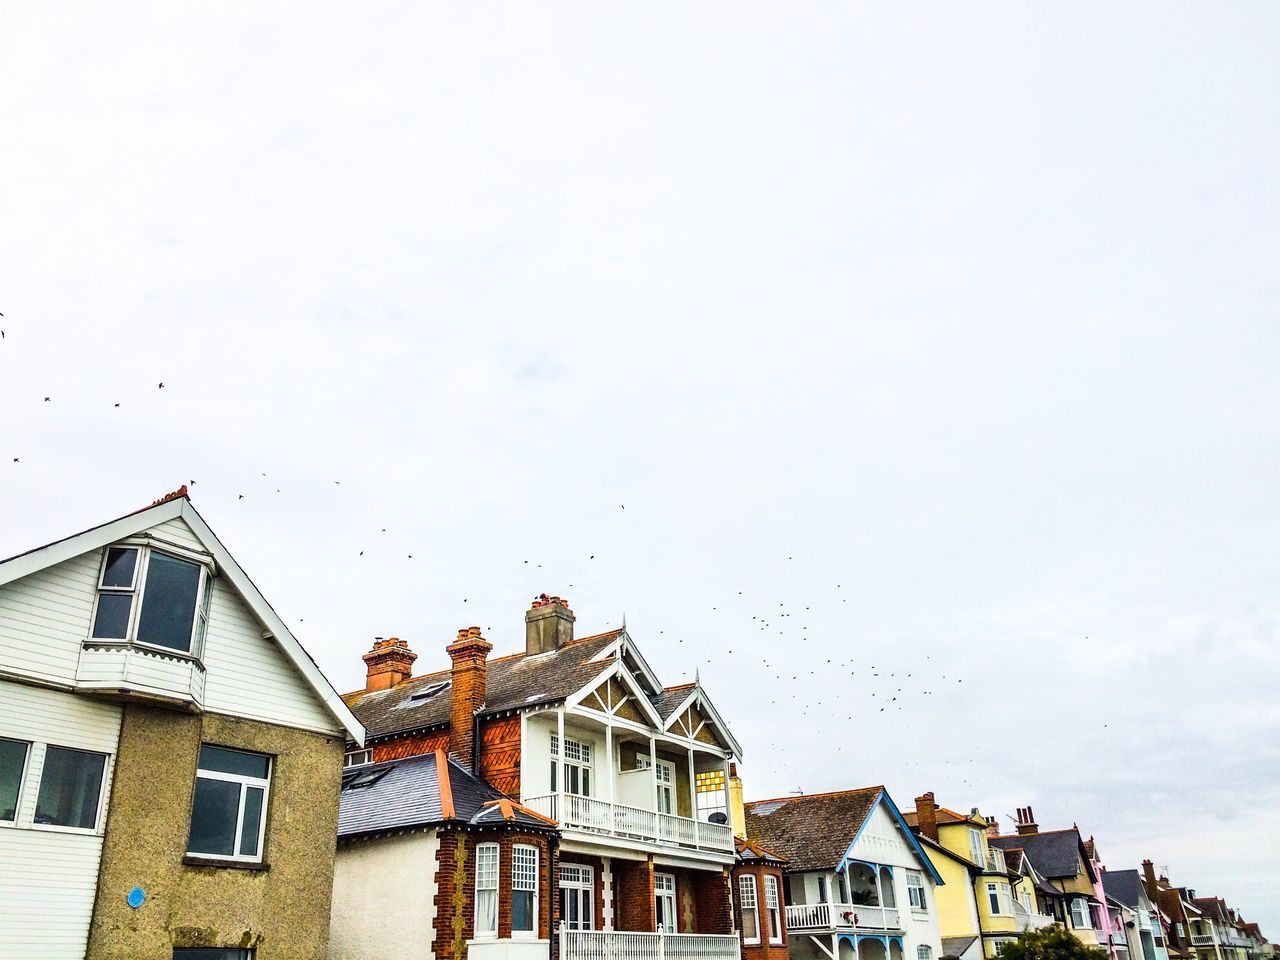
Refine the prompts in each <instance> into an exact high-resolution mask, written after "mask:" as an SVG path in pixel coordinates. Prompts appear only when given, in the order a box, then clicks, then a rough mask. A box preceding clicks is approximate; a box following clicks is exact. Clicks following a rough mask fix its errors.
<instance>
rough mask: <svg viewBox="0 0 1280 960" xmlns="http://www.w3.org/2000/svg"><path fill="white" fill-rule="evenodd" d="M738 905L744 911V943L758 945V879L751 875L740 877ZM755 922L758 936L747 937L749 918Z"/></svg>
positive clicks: (759, 934) (745, 874)
mask: <svg viewBox="0 0 1280 960" xmlns="http://www.w3.org/2000/svg"><path fill="white" fill-rule="evenodd" d="M738 905H739V907H741V909H742V942H743V944H753V945H754V944H758V943H759V942H760V936H761V930H760V901H759V899H758V898H757V896H756V878H755V877H754V876H752V875H751V874H749V873H744V874H743V875H742V876H740V877H738ZM748 915H750V916H751V917H752V918H753V919H754V920H755V928H756V935H755V936H754V937H749V936H747V916H748Z"/></svg>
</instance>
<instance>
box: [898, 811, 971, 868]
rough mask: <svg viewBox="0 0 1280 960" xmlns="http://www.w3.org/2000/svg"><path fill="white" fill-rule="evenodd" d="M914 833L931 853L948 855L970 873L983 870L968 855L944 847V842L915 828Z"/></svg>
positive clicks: (904, 815)
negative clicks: (918, 831)
mask: <svg viewBox="0 0 1280 960" xmlns="http://www.w3.org/2000/svg"><path fill="white" fill-rule="evenodd" d="M903 818H904V819H905V818H906V814H903ZM912 833H915V834H916V839H917V840H919V841H920V845H921V846H922V847H924V848H925V849H926V850H927V851H929V853H930V854H931V855H932V854H935V853H936V854H940V855H942V856H944V857H946V858H947V859H949V860H954V861H955V862H956V863H958V864H960V865H961V866H962V867H964V868H965V869H966V870H968V871H969V872H970V873H981V872H982V867H980V866H978V865H977V864H976V863H974V862H973V861H972V860H970V859H969V858H968V857H966V856H963V855H962V854H959V853H956V852H955V851H954V850H951V849H948V848H947V847H944V846H943V845H942V844H940V843H938V841H936V840H931V839H929V838H928V837H926V836H925V835H924V834H922V833H916V832H915V831H914V830H913V831H912Z"/></svg>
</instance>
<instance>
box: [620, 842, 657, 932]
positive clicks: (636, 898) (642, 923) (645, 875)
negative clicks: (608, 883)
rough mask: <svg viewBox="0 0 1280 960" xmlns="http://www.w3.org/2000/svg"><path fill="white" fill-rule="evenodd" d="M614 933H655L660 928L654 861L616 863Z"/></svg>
mask: <svg viewBox="0 0 1280 960" xmlns="http://www.w3.org/2000/svg"><path fill="white" fill-rule="evenodd" d="M613 910H614V917H613V926H614V929H615V930H631V931H640V932H652V931H653V930H654V929H655V928H656V927H657V924H658V920H657V906H656V904H655V903H654V899H653V861H652V860H614V861H613Z"/></svg>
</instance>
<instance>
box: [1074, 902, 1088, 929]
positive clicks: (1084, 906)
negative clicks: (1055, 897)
mask: <svg viewBox="0 0 1280 960" xmlns="http://www.w3.org/2000/svg"><path fill="white" fill-rule="evenodd" d="M1077 905H1078V906H1079V907H1080V908H1081V909H1080V910H1079V911H1078V912H1079V913H1081V914H1083V916H1084V923H1083V924H1081V923H1080V922H1079V920H1080V917H1079V916H1077V910H1076V907H1077ZM1092 923H1093V918H1092V917H1091V916H1090V911H1089V901H1088V900H1086V899H1084V897H1073V898H1072V900H1071V928H1072V929H1073V930H1092V929H1093V926H1092Z"/></svg>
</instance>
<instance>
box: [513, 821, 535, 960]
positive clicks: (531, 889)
mask: <svg viewBox="0 0 1280 960" xmlns="http://www.w3.org/2000/svg"><path fill="white" fill-rule="evenodd" d="M522 851H523V852H524V853H525V854H528V853H532V854H533V877H532V883H533V885H532V886H527V885H526V884H528V883H529V879H530V878H529V877H528V876H527V875H526V874H527V873H528V863H527V862H526V863H525V864H524V865H523V866H521V865H520V863H519V857H520V854H521V852H522ZM540 864H541V859H540V855H539V851H538V848H537V847H535V846H534V845H533V844H531V843H516V844H512V846H511V937H512V939H515V940H534V939H537V936H538V867H539V866H540ZM517 892H519V893H532V894H533V897H532V898H531V899H532V901H533V903H532V906H531V907H530V911H529V916H530V918H531V920H532V921H533V928H532V929H530V930H517V929H516V926H515V913H516V911H515V899H516V897H515V895H516V893H517Z"/></svg>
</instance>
